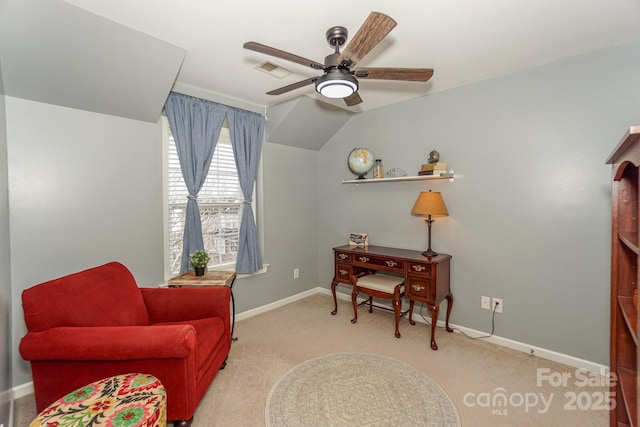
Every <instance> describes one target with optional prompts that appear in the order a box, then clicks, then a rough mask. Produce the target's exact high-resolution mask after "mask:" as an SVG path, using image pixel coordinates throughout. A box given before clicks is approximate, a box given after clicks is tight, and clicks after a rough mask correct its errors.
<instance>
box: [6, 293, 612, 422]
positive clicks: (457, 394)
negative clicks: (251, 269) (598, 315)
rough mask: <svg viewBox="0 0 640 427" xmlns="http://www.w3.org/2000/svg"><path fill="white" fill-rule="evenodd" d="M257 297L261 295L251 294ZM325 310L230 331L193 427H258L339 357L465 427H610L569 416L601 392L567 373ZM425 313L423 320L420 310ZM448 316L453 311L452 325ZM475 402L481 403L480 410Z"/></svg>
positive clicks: (20, 411)
mask: <svg viewBox="0 0 640 427" xmlns="http://www.w3.org/2000/svg"><path fill="white" fill-rule="evenodd" d="M236 286H242V283H239V284H236ZM255 291H256V292H268V290H263V289H259V287H257V286H256V290H255ZM417 309H418V307H416V310H417ZM461 309H463V308H462V307H459V308H458V310H461ZM331 310H333V301H332V299H331V297H330V296H327V295H323V294H316V295H313V296H310V297H308V298H305V299H303V300H300V301H297V302H294V303H291V304H289V305H287V306H284V307H280V308H277V309H275V310H271V311H269V312H267V313H263V314H260V315H258V316H254V317H251V318H248V319H243V320H241V321H238V322H236V327H235V335H236V336H237V337H238V341H236V342H234V343H233V345H232V347H231V353H230V354H229V360H228V362H227V367H226V368H225V369H224V370H222V371H220V372H219V373H218V375H217V376H216V378H215V380H214V381H213V384H212V385H211V386H210V387H209V390H208V391H207V393H206V394H205V396H204V398H203V399H202V401H201V402H200V404H199V405H198V408H197V410H196V413H195V416H194V422H193V427H260V426H264V425H265V405H266V403H267V396H268V394H269V391H270V390H271V388H272V387H273V385H274V384H275V383H276V382H277V381H278V380H279V379H280V378H282V377H283V376H284V375H285V374H286V373H287V372H288V371H289V370H291V369H293V368H294V367H295V366H297V365H299V364H300V363H303V362H305V361H307V360H310V359H313V358H316V357H320V356H323V355H326V354H331V353H340V352H362V353H374V354H380V355H384V356H388V357H392V358H394V359H397V360H400V361H402V362H404V363H407V364H409V365H411V366H413V367H415V368H416V369H418V370H419V371H421V372H424V373H425V374H426V375H428V376H429V377H431V378H432V379H433V380H434V381H436V382H437V383H438V384H439V385H440V386H441V387H442V388H443V389H444V390H445V391H446V393H447V394H448V395H449V397H450V398H451V400H453V402H454V404H455V405H456V408H457V409H458V413H459V414H460V420H461V422H462V425H463V426H465V427H467V426H469V427H471V426H473V427H476V426H563V427H565V426H607V425H608V415H609V413H608V412H607V411H604V410H601V409H574V407H573V406H571V405H569V406H568V408H567V404H569V403H571V402H569V400H568V399H570V398H569V397H567V396H571V394H570V393H583V394H582V396H585V400H587V399H586V397H592V396H598V395H597V394H594V393H603V392H606V391H608V388H607V387H604V386H600V387H598V386H593V387H592V386H584V387H583V386H580V385H578V384H576V381H575V379H576V378H575V372H576V370H575V369H574V368H571V367H568V366H565V365H562V364H559V363H555V362H551V361H548V360H545V359H541V358H539V357H536V356H531V355H528V354H524V353H521V352H517V351H514V350H510V349H507V348H504V347H500V346H496V345H493V344H489V343H487V342H484V341H483V340H471V339H469V338H466V337H465V336H464V335H462V334H459V333H448V332H446V331H444V330H441V329H437V330H436V339H437V342H438V347H439V349H438V351H432V350H431V348H430V347H429V336H430V332H429V327H428V326H427V325H426V324H423V323H417V324H416V325H415V326H411V325H409V322H408V320H407V319H404V318H403V319H402V320H401V321H400V332H401V333H402V338H399V339H398V338H396V337H395V336H394V325H393V323H394V321H393V315H392V314H391V313H388V312H384V311H378V310H374V312H373V313H368V312H367V311H366V309H364V308H363V309H362V311H361V312H360V313H359V315H358V323H356V324H352V323H351V318H352V317H353V309H352V307H351V302H350V301H344V300H339V301H338V314H337V315H335V316H332V315H331V314H330V313H331ZM424 311H425V312H427V313H428V310H426V308H425V310H424ZM455 313H456V307H455V306H454V308H453V312H452V321H454V322H455ZM487 313H488V315H487V330H490V329H491V317H490V316H489V312H487ZM415 315H416V312H414V316H415ZM532 321H535V319H532ZM495 327H496V334H497V335H500V330H501V318H500V316H499V315H497V316H496V325H495ZM566 339H567V340H571V339H572V337H571V336H567V337H566ZM538 369H547V370H549V372H551V373H557V374H559V375H569V376H570V380H569V381H567V382H566V384H565V385H559V386H557V387H552V386H550V385H549V384H548V382H546V381H545V382H543V383H542V384H541V385H540V386H539V385H538V384H537V375H538ZM501 390H504V392H502V391H501ZM500 392H502V393H503V394H505V395H507V396H509V397H512V398H513V397H518V396H534V394H535V395H536V396H543V397H545V398H546V399H549V398H550V397H552V403H551V405H550V406H549V408H547V409H545V408H544V407H543V406H542V404H541V403H538V406H537V407H528V408H527V407H525V406H524V405H518V404H519V403H520V402H519V401H517V400H514V399H512V401H513V404H509V405H508V406H506V407H491V405H489V406H487V405H486V404H485V402H486V399H485V398H487V397H492V396H496V393H500ZM530 393H533V394H530ZM585 393H586V394H585ZM469 396H471V398H469ZM465 397H467V399H466V402H467V404H465ZM481 397H482V398H483V399H485V400H480V401H479V398H481ZM592 400H594V399H592ZM516 405H518V406H516ZM25 408H26V409H25ZM35 416H36V413H35V405H34V403H33V396H32V395H31V396H26V397H23V398H21V399H19V400H18V401H17V405H16V419H15V421H16V422H15V424H14V425H15V426H16V427H25V426H28V425H29V422H30V421H31V420H32V419H33V417H35Z"/></svg>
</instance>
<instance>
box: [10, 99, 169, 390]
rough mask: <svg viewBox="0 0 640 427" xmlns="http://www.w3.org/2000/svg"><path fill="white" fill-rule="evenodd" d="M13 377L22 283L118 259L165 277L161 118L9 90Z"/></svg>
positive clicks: (24, 373)
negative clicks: (46, 100) (99, 110)
mask: <svg viewBox="0 0 640 427" xmlns="http://www.w3.org/2000/svg"><path fill="white" fill-rule="evenodd" d="M6 109H7V137H8V150H9V158H8V164H9V202H10V206H11V209H10V220H11V271H12V276H13V277H12V283H13V307H14V312H13V323H12V328H13V349H14V353H13V357H14V361H13V385H14V386H15V385H19V384H23V383H26V382H28V381H30V380H31V378H30V375H31V374H30V368H29V365H28V364H27V363H25V362H24V361H23V360H22V358H21V357H20V355H19V354H18V353H17V346H18V342H19V340H20V338H21V337H22V336H23V335H24V333H25V327H24V320H23V313H22V305H21V300H20V298H21V292H22V290H24V289H26V288H28V287H30V286H32V285H35V284H37V283H40V282H42V281H45V280H48V279H53V278H55V277H59V276H62V275H66V274H70V273H73V272H76V271H79V270H82V269H85V268H89V267H93V266H96V265H100V264H103V263H106V262H109V261H112V260H117V261H121V262H123V263H124V264H125V265H127V266H128V267H129V268H130V269H131V271H132V273H133V275H134V276H135V278H136V279H137V281H138V283H139V284H141V285H157V284H159V283H161V282H162V278H163V264H162V256H163V254H162V251H163V249H162V248H163V243H162V242H163V236H162V187H161V176H162V160H161V159H162V158H161V146H162V145H161V127H160V125H159V124H152V123H145V122H139V121H135V120H129V119H123V118H118V117H115V116H108V115H103V114H96V113H89V112H85V111H80V110H73V109H69V108H63V107H57V106H53V105H49V104H43V103H38V102H34V101H27V100H23V99H18V98H12V97H6Z"/></svg>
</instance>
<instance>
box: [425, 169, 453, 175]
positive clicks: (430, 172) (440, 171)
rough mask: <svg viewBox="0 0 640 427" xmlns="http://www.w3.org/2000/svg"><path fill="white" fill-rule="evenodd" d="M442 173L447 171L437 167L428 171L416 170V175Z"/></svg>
mask: <svg viewBox="0 0 640 427" xmlns="http://www.w3.org/2000/svg"><path fill="white" fill-rule="evenodd" d="M442 173H447V170H446V169H437V170H430V171H420V172H418V176H424V175H435V176H438V175H440V174H442Z"/></svg>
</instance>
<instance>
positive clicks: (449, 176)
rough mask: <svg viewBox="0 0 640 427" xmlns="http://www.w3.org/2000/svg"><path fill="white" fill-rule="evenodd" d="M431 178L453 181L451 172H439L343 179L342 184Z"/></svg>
mask: <svg viewBox="0 0 640 427" xmlns="http://www.w3.org/2000/svg"><path fill="white" fill-rule="evenodd" d="M432 179H448V180H449V182H453V172H451V173H441V174H440V175H422V176H396V177H393V178H378V179H373V178H371V179H343V180H342V183H343V184H370V183H372V182H397V181H426V180H432Z"/></svg>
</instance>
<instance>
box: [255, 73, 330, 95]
mask: <svg viewBox="0 0 640 427" xmlns="http://www.w3.org/2000/svg"><path fill="white" fill-rule="evenodd" d="M316 80H318V77H310V78H308V79H304V80H301V81H299V82H297V83H292V84H290V85H287V86H283V87H281V88H279V89H274V90H272V91H271V92H267V95H282V94H283V93H287V92H290V91H292V90H294V89H298V88H301V87H304V86H306V85H309V84H311V83H313V82H315V81H316Z"/></svg>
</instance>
